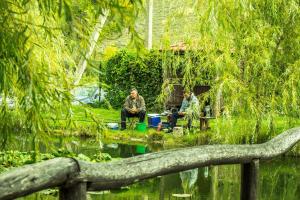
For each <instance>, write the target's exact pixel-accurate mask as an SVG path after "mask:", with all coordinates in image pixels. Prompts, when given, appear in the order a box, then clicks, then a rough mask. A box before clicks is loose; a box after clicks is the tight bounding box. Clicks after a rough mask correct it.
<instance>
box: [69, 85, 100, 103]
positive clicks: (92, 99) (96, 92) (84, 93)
mask: <svg viewBox="0 0 300 200" xmlns="http://www.w3.org/2000/svg"><path fill="white" fill-rule="evenodd" d="M71 93H72V95H73V102H72V104H73V105H79V104H81V103H82V104H93V103H97V102H102V101H103V100H104V99H105V94H106V92H105V91H104V90H103V89H102V88H101V91H100V89H99V87H98V86H97V85H87V86H80V87H76V88H74V89H73V90H72V91H71Z"/></svg>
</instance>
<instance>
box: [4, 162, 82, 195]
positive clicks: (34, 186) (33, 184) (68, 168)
mask: <svg viewBox="0 0 300 200" xmlns="http://www.w3.org/2000/svg"><path fill="white" fill-rule="evenodd" d="M74 174H78V165H77V164H76V162H75V161H74V160H73V159H71V158H54V159H51V160H47V161H43V162H40V163H36V164H31V165H26V166H23V167H18V168H15V169H13V170H11V171H8V172H6V173H3V174H1V176H0V199H1V200H4V199H15V198H17V197H21V196H25V195H27V194H31V193H33V192H37V191H40V190H43V189H47V188H51V187H56V186H58V185H62V184H64V183H65V182H66V181H67V180H68V178H70V177H72V175H74Z"/></svg>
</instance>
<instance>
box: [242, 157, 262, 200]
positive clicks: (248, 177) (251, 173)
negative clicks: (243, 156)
mask: <svg viewBox="0 0 300 200" xmlns="http://www.w3.org/2000/svg"><path fill="white" fill-rule="evenodd" d="M258 184H259V160H258V159H256V160H253V161H251V162H250V163H244V164H241V194H240V197H241V200H256V199H258Z"/></svg>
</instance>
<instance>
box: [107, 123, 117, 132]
mask: <svg viewBox="0 0 300 200" xmlns="http://www.w3.org/2000/svg"><path fill="white" fill-rule="evenodd" d="M107 127H108V128H109V129H113V130H117V129H118V128H119V125H118V123H107Z"/></svg>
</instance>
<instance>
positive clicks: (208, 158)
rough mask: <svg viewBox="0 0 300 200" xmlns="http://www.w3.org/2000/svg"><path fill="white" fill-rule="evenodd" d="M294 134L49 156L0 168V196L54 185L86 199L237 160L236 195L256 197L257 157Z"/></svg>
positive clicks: (64, 194)
mask: <svg viewBox="0 0 300 200" xmlns="http://www.w3.org/2000/svg"><path fill="white" fill-rule="evenodd" d="M299 140H300V128H294V129H290V130H288V131H285V132H283V133H282V134H280V135H278V136H277V137H275V138H273V139H272V140H270V141H268V142H266V143H263V144H253V145H203V146H195V147H188V148H179V149H171V150H166V151H161V152H155V153H149V154H145V155H140V156H136V157H131V158H126V159H122V160H118V161H111V162H103V163H90V162H84V161H80V160H75V159H72V158H55V159H51V160H47V161H43V162H40V163H36V164H31V165H26V166H23V167H19V168H15V169H12V170H11V171H8V172H5V173H3V174H0V199H14V198H17V197H21V196H25V195H28V194H31V193H34V192H37V191H40V190H44V189H47V188H54V187H59V198H60V199H61V200H65V199H72V200H76V199H80V200H82V199H86V192H87V191H101V190H109V189H115V188H120V187H121V186H126V185H130V184H133V183H136V182H139V181H141V180H144V179H148V178H153V177H157V176H161V175H166V174H170V173H174V172H180V171H184V170H188V169H193V168H198V167H204V166H210V165H223V164H241V166H242V168H241V169H242V170H241V196H240V198H241V199H243V200H244V199H251V200H253V199H257V195H258V194H257V186H258V176H259V175H258V172H259V162H260V161H261V160H268V159H272V158H274V157H277V156H279V155H282V154H284V153H286V152H288V151H289V150H290V149H291V148H292V147H293V146H294V145H295V144H296V143H297V142H298V141H299Z"/></svg>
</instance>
